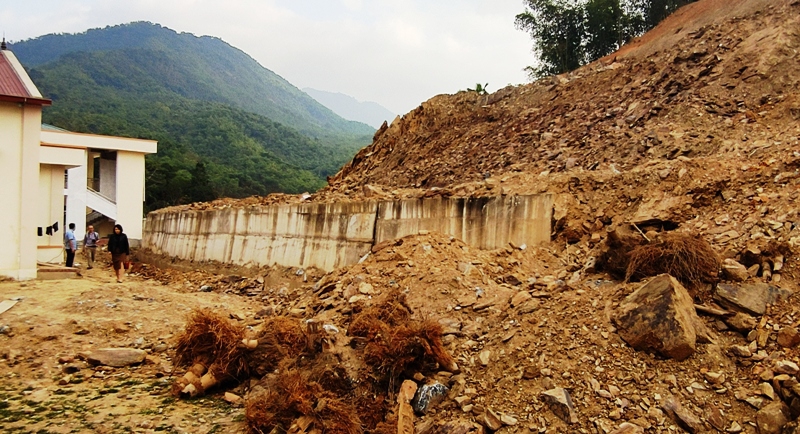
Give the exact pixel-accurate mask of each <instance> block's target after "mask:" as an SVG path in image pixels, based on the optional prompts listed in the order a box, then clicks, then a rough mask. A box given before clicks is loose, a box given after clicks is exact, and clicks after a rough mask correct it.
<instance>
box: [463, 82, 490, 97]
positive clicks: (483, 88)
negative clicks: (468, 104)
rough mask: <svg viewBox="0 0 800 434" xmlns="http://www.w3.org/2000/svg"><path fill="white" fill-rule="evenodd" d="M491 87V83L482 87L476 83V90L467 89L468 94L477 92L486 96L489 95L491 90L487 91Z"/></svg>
mask: <svg viewBox="0 0 800 434" xmlns="http://www.w3.org/2000/svg"><path fill="white" fill-rule="evenodd" d="M488 86H489V83H486V84H484V85H481V84H480V83H475V89H470V88H467V92H475V93H477V94H478V95H486V94H487V93H489V90H488V89H486V88H487V87H488Z"/></svg>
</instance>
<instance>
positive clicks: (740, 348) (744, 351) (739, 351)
mask: <svg viewBox="0 0 800 434" xmlns="http://www.w3.org/2000/svg"><path fill="white" fill-rule="evenodd" d="M730 351H731V354H733V355H734V356H736V357H742V358H748V357H752V356H753V352H752V351H750V347H748V346H745V345H733V346H731V348H730Z"/></svg>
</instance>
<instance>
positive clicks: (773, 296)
mask: <svg viewBox="0 0 800 434" xmlns="http://www.w3.org/2000/svg"><path fill="white" fill-rule="evenodd" d="M791 294H792V291H790V290H788V289H783V288H778V287H776V286H772V285H768V284H766V283H754V284H727V283H721V284H719V285H717V290H716V292H715V293H714V298H715V299H716V300H718V301H719V302H720V303H722V304H723V305H725V306H727V307H729V308H731V309H736V310H739V311H744V312H748V313H751V314H753V315H759V316H761V315H764V312H766V310H767V304H774V303H775V302H777V301H783V300H786V299H787V298H788V297H789V296H790V295H791Z"/></svg>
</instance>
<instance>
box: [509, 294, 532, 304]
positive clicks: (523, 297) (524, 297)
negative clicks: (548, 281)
mask: <svg viewBox="0 0 800 434" xmlns="http://www.w3.org/2000/svg"><path fill="white" fill-rule="evenodd" d="M531 299H533V296H531V293H530V292H528V291H520V292H518V293H516V294H514V296H513V297H511V306H512V307H517V306H520V305H522V304H524V303H525V302H527V301H528V300H531Z"/></svg>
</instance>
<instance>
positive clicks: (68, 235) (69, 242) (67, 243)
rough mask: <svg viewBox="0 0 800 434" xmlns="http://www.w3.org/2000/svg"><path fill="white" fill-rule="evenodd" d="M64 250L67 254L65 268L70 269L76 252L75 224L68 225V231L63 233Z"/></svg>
mask: <svg viewBox="0 0 800 434" xmlns="http://www.w3.org/2000/svg"><path fill="white" fill-rule="evenodd" d="M64 250H65V251H66V252H67V267H72V265H73V264H74V261H75V252H76V251H77V250H78V241H77V240H76V239H75V223H70V224H69V229H67V231H66V232H64Z"/></svg>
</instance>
